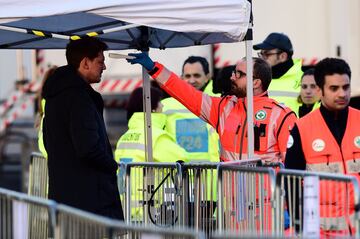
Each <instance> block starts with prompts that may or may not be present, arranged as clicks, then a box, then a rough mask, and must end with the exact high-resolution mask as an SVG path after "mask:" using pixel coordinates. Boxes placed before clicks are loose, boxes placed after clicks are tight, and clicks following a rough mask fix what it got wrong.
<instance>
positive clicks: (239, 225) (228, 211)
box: [218, 164, 276, 236]
mask: <svg viewBox="0 0 360 239" xmlns="http://www.w3.org/2000/svg"><path fill="white" fill-rule="evenodd" d="M218 189H219V191H218V193H219V194H218V232H219V233H223V232H225V231H226V232H236V233H237V234H241V235H250V234H252V233H255V234H256V235H257V236H262V235H271V234H273V233H274V232H275V224H276V222H275V208H274V205H275V171H274V170H273V169H272V168H270V167H268V168H257V167H241V166H235V165H228V164H220V165H219V168H218Z"/></svg>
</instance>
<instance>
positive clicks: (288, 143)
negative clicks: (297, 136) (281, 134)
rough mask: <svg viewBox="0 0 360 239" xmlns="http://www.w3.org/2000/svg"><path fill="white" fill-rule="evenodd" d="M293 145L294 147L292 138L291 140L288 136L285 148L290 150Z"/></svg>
mask: <svg viewBox="0 0 360 239" xmlns="http://www.w3.org/2000/svg"><path fill="white" fill-rule="evenodd" d="M293 145H294V138H293V137H292V136H291V135H289V139H288V141H287V144H286V147H287V148H288V149H289V148H291V147H292V146H293Z"/></svg>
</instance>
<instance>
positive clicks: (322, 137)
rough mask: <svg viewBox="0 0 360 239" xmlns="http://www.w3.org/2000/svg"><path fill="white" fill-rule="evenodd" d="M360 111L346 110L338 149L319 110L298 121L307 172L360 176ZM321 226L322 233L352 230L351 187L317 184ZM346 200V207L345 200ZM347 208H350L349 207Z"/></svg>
mask: <svg viewBox="0 0 360 239" xmlns="http://www.w3.org/2000/svg"><path fill="white" fill-rule="evenodd" d="M359 122H360V111H359V110H356V109H353V108H351V107H349V113H348V119H347V124H346V130H345V133H344V136H343V139H342V142H341V145H340V146H339V145H338V143H337V141H336V139H335V138H334V136H333V135H332V133H331V132H330V130H329V128H328V126H327V124H326V122H325V120H324V118H323V117H322V115H321V112H320V109H317V110H315V111H313V112H312V113H310V114H308V115H306V116H304V117H303V118H301V119H300V120H299V121H298V122H297V126H298V128H299V132H300V138H301V144H302V149H303V152H304V156H305V160H306V170H308V171H318V172H326V173H337V174H347V175H354V176H356V177H357V179H358V180H359V173H360V128H359V127H358V123H359ZM320 190H321V191H320V217H321V220H320V223H321V227H322V230H324V231H348V229H349V226H351V227H352V228H353V223H351V222H353V219H354V218H353V216H354V196H353V188H352V186H351V185H349V184H348V185H345V183H334V182H333V181H322V182H320ZM347 199H349V204H347V202H346V200H347ZM349 205H350V206H349Z"/></svg>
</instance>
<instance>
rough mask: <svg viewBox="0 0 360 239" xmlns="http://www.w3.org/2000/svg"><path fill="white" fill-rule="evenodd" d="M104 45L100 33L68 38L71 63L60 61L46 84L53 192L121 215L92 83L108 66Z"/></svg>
mask: <svg viewBox="0 0 360 239" xmlns="http://www.w3.org/2000/svg"><path fill="white" fill-rule="evenodd" d="M104 50H107V45H106V44H105V43H103V42H101V41H100V40H98V39H96V38H90V37H85V38H82V39H80V40H74V41H70V42H69V44H68V45H67V47H66V59H67V62H68V65H66V66H62V67H59V68H58V69H57V70H56V71H55V72H54V74H53V75H52V76H51V77H50V78H49V79H48V80H47V81H46V82H45V84H44V87H43V93H42V94H43V97H44V98H45V100H46V105H45V118H44V126H43V134H44V144H45V148H46V151H47V152H48V169H49V198H50V199H53V200H55V201H57V202H59V203H64V204H67V205H70V206H73V207H76V208H80V209H83V210H86V211H89V212H93V213H96V214H100V215H103V216H107V217H111V218H116V219H122V220H123V218H124V217H123V212H122V208H121V202H120V197H119V192H118V188H117V180H116V170H117V168H118V167H117V164H116V162H115V161H114V159H113V154H112V149H111V146H110V143H109V139H108V137H107V133H106V129H105V124H104V119H103V107H104V103H103V100H102V97H101V95H100V94H99V93H98V92H96V91H94V90H93V88H92V87H91V86H90V84H92V83H98V82H100V78H101V74H102V72H103V70H105V69H106V66H105V64H104V54H103V51H104Z"/></svg>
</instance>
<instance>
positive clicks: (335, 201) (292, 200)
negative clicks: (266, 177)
mask: <svg viewBox="0 0 360 239" xmlns="http://www.w3.org/2000/svg"><path fill="white" fill-rule="evenodd" d="M304 188H305V189H304ZM359 196H360V190H359V184H358V181H357V179H356V178H355V177H353V176H346V175H341V174H330V173H320V172H319V173H318V172H309V171H300V170H285V169H281V170H280V171H279V172H278V173H277V177H276V198H277V200H276V204H277V206H276V209H277V210H276V218H277V221H278V222H280V223H277V224H276V225H277V228H276V231H277V235H279V236H282V235H284V231H285V230H284V223H283V222H284V210H288V212H289V216H290V225H289V229H287V230H286V232H285V234H286V235H292V236H294V235H296V236H304V237H320V236H325V237H332V236H334V237H338V236H347V237H349V236H351V237H354V236H356V237H359V235H360V232H359V222H360V214H359V210H360V201H359ZM284 205H287V209H286V208H284Z"/></svg>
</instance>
